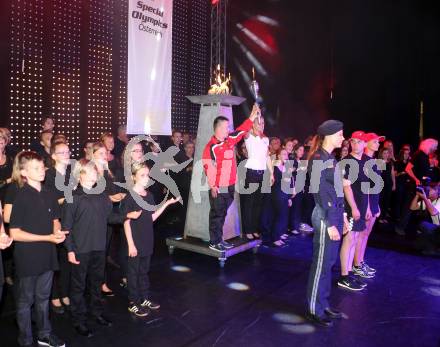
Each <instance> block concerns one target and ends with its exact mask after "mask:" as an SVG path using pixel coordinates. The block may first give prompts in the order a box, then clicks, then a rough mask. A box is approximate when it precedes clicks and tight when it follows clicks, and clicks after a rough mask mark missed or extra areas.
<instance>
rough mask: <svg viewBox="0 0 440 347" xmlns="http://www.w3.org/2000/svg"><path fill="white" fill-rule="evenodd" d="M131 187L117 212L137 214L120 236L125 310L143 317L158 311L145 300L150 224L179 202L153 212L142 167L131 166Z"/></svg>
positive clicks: (147, 280)
mask: <svg viewBox="0 0 440 347" xmlns="http://www.w3.org/2000/svg"><path fill="white" fill-rule="evenodd" d="M131 168H132V169H131V172H132V177H133V181H134V186H133V188H132V190H131V191H130V193H131V194H128V195H127V196H126V197H125V199H124V200H123V201H122V206H121V209H122V211H123V213H124V214H127V213H130V212H137V213H139V214H138V216H139V217H138V218H137V219H126V220H125V222H124V232H125V236H126V237H127V243H128V257H129V258H128V270H127V281H128V299H129V306H128V310H129V311H130V312H131V313H133V314H135V315H137V316H146V315H148V313H149V309H158V308H159V307H160V305H159V304H157V303H154V302H153V301H151V300H150V298H149V293H148V289H149V279H148V271H149V269H150V258H151V255H152V253H153V244H154V241H153V238H154V235H153V222H154V221H155V220H156V219H157V218H159V216H160V215H161V214H162V212H163V211H164V210H165V209H166V208H167V207H168V206H169V205H171V204H174V203H176V202H178V201H180V199H181V198H180V197H179V198H176V199H170V200H168V201H167V202H166V203H164V204H163V205H162V206H161V207H159V208H158V209H157V210H156V211H154V208H155V203H154V197H153V194H152V193H150V192H147V191H146V190H145V187H147V185H148V181H149V179H150V178H149V172H150V170H149V168H148V166H147V165H146V164H145V163H134V164H132V166H131Z"/></svg>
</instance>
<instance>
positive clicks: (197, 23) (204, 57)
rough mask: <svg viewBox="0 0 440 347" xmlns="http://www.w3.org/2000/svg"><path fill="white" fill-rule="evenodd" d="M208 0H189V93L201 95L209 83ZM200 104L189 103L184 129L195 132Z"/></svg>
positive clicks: (205, 92) (204, 92) (206, 90)
mask: <svg viewBox="0 0 440 347" xmlns="http://www.w3.org/2000/svg"><path fill="white" fill-rule="evenodd" d="M210 4H211V2H210V1H205V0H192V1H191V6H192V9H191V18H190V30H191V50H190V59H189V62H190V73H189V76H190V78H189V81H188V82H189V94H190V95H203V94H207V92H208V85H209V76H210V75H209V73H210V71H209V69H210V67H209V60H208V59H209V50H210V45H209V40H210V37H209V25H210V23H209V21H210V6H211V5H210ZM199 112H200V106H199V105H194V104H190V108H189V113H188V117H187V124H186V129H185V130H186V131H188V132H190V133H192V134H197V127H198V122H199Z"/></svg>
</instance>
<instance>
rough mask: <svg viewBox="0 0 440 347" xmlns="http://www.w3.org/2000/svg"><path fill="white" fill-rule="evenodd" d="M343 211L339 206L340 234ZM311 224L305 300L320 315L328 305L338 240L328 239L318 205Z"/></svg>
mask: <svg viewBox="0 0 440 347" xmlns="http://www.w3.org/2000/svg"><path fill="white" fill-rule="evenodd" d="M343 212H344V210H343V208H341V223H340V226H339V227H338V230H339V233H340V234H342V227H343ZM312 225H313V228H314V229H315V233H314V236H313V259H312V266H311V267H310V274H309V281H308V285H307V302H308V310H309V312H310V313H311V314H313V315H317V316H322V315H323V314H324V310H325V309H326V308H328V307H330V304H329V302H328V300H329V297H330V292H331V280H332V266H333V265H334V264H335V262H336V260H337V259H338V254H339V244H340V242H339V241H332V240H331V239H330V237H329V235H328V231H327V221H326V219H325V211H324V210H323V209H321V207H319V206H316V207H315V209H314V210H313V213H312Z"/></svg>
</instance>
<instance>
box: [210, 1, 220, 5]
mask: <svg viewBox="0 0 440 347" xmlns="http://www.w3.org/2000/svg"><path fill="white" fill-rule="evenodd" d="M219 2H220V0H211V4H212V6H215V5H217V4H218V3H219Z"/></svg>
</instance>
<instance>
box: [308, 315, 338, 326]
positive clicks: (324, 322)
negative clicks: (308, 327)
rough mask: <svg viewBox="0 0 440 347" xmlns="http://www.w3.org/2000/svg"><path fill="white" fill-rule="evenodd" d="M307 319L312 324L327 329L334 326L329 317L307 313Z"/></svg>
mask: <svg viewBox="0 0 440 347" xmlns="http://www.w3.org/2000/svg"><path fill="white" fill-rule="evenodd" d="M306 319H307V320H308V321H310V322H312V323H315V324H317V325H320V326H323V327H326V328H331V327H332V326H333V322H332V320H331V319H330V318H328V317H319V316H316V315H314V314H311V313H307V314H306Z"/></svg>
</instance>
